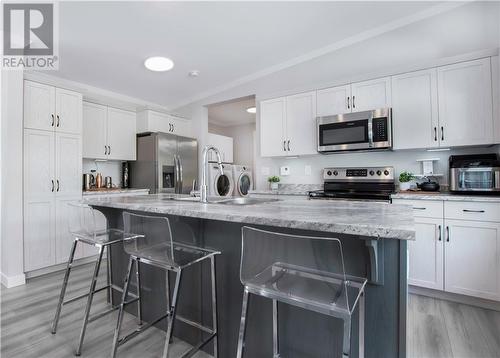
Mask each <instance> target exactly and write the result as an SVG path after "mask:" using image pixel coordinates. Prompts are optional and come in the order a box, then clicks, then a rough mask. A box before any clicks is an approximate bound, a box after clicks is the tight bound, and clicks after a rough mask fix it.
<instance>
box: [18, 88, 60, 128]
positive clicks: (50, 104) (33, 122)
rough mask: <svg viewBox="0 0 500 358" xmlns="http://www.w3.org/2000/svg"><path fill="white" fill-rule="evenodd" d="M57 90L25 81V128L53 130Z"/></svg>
mask: <svg viewBox="0 0 500 358" xmlns="http://www.w3.org/2000/svg"><path fill="white" fill-rule="evenodd" d="M55 104H56V89H55V87H52V86H47V85H43V84H41V83H37V82H32V81H24V127H25V128H32V129H43V130H53V129H54V124H55V120H56V119H55Z"/></svg>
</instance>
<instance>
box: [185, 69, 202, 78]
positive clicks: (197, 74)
mask: <svg viewBox="0 0 500 358" xmlns="http://www.w3.org/2000/svg"><path fill="white" fill-rule="evenodd" d="M199 75H200V71H198V70H192V71H189V72H188V76H189V77H198V76H199Z"/></svg>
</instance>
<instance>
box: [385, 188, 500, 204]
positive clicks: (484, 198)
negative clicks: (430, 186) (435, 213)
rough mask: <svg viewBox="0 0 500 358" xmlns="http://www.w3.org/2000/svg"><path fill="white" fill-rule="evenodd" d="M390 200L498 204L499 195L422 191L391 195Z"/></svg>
mask: <svg viewBox="0 0 500 358" xmlns="http://www.w3.org/2000/svg"><path fill="white" fill-rule="evenodd" d="M391 198H392V199H407V200H445V201H477V202H496V203H500V195H496V196H495V195H483V194H477V195H470V194H469V195H467V194H452V193H450V192H423V191H406V192H399V193H396V194H392V195H391Z"/></svg>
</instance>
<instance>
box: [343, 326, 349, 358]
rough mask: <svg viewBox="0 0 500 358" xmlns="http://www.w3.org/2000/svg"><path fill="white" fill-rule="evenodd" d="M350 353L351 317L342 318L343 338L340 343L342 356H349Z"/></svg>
mask: <svg viewBox="0 0 500 358" xmlns="http://www.w3.org/2000/svg"><path fill="white" fill-rule="evenodd" d="M350 355H351V319H350V318H344V339H343V344H342V357H343V358H349V357H350Z"/></svg>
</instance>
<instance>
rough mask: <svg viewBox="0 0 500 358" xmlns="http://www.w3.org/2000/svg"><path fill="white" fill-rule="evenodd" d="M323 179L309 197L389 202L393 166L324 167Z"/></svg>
mask: <svg viewBox="0 0 500 358" xmlns="http://www.w3.org/2000/svg"><path fill="white" fill-rule="evenodd" d="M323 180H324V189H323V190H318V191H311V192H309V198H311V199H339V200H370V201H382V202H390V201H391V194H392V193H394V190H395V184H394V168H393V167H356V168H351V167H349V168H325V169H324V170H323Z"/></svg>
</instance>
